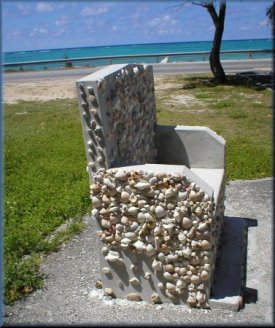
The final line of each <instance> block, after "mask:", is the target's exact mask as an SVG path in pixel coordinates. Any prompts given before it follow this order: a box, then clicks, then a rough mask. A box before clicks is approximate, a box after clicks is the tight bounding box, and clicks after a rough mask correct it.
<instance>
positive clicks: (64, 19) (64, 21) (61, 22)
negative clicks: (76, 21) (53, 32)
mask: <svg viewBox="0 0 275 328" xmlns="http://www.w3.org/2000/svg"><path fill="white" fill-rule="evenodd" d="M67 24H68V17H67V16H62V17H60V18H59V19H57V20H56V21H55V25H57V26H64V25H67Z"/></svg>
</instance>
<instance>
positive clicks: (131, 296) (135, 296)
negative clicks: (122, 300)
mask: <svg viewBox="0 0 275 328" xmlns="http://www.w3.org/2000/svg"><path fill="white" fill-rule="evenodd" d="M126 298H127V300H129V301H134V302H140V301H141V300H142V298H141V297H140V295H138V294H136V293H130V294H128V295H127V296H126Z"/></svg>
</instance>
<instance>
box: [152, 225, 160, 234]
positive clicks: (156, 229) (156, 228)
mask: <svg viewBox="0 0 275 328" xmlns="http://www.w3.org/2000/svg"><path fill="white" fill-rule="evenodd" d="M153 232H154V236H158V235H160V234H161V228H160V226H156V227H155V228H154V231H153Z"/></svg>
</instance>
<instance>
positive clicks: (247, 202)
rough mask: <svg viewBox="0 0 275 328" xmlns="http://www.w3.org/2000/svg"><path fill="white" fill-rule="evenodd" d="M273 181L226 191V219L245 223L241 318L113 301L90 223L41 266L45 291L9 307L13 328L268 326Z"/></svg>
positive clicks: (7, 315)
mask: <svg viewBox="0 0 275 328" xmlns="http://www.w3.org/2000/svg"><path fill="white" fill-rule="evenodd" d="M272 198H273V179H271V178H267V179H262V180H252V181H242V180H238V181H234V182H232V183H230V184H229V185H228V186H227V187H226V203H225V205H226V211H225V215H226V216H227V217H228V218H229V217H230V218H231V219H233V218H235V219H236V220H238V219H246V221H247V222H248V225H249V228H248V246H247V282H246V304H245V308H244V309H242V310H241V311H239V312H231V311H228V310H220V309H213V310H199V309H189V308H188V307H187V306H177V305H169V304H161V305H149V304H148V303H145V302H139V303H136V302H130V301H127V300H119V299H116V300H111V299H109V298H108V297H105V296H102V291H101V290H99V289H96V288H95V282H96V280H98V279H100V269H99V260H98V258H97V254H96V249H97V245H96V243H97V242H96V236H95V233H94V230H93V223H92V222H91V221H90V219H89V218H88V219H87V223H88V224H87V228H86V229H85V230H84V231H83V232H82V233H81V234H80V235H78V236H75V237H74V238H73V240H72V241H71V242H70V243H69V244H67V245H65V246H64V247H63V248H62V249H61V250H60V251H59V252H57V253H53V254H51V255H50V256H49V257H48V258H47V259H46V260H45V262H44V264H43V266H42V271H43V272H44V274H45V275H46V282H45V288H44V289H43V290H38V291H36V292H34V293H33V294H32V295H31V296H29V297H28V298H26V299H25V300H21V301H18V302H16V303H15V305H14V306H7V307H6V311H5V318H4V322H5V325H6V326H11V325H16V326H18V325H19V324H22V325H28V326H30V325H34V326H37V325H48V324H51V325H56V324H58V325H60V324H63V325H65V324H68V325H72V324H73V325H76V324H80V325H83V324H85V325H87V326H98V325H103V324H104V325H112V326H113V325H116V326H117V325H122V326H130V325H158V326H160V325H190V324H193V325H206V324H209V325H212V324H213V325H219V324H226V325H237V326H239V325H244V324H246V325H250V326H254V325H265V326H266V325H272V326H273V324H272V323H273V321H272V320H273V304H272V291H273V287H272V286H273V277H272V263H273V258H272V249H273V247H272V239H273V238H272V237H273V236H272V233H273V220H272V218H273V215H272Z"/></svg>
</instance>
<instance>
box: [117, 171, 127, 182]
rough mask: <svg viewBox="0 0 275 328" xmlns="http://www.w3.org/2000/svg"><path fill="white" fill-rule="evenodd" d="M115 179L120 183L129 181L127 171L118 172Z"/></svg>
mask: <svg viewBox="0 0 275 328" xmlns="http://www.w3.org/2000/svg"><path fill="white" fill-rule="evenodd" d="M115 178H116V179H117V180H119V181H126V180H127V179H128V176H127V173H126V172H125V171H117V173H116V174H115Z"/></svg>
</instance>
